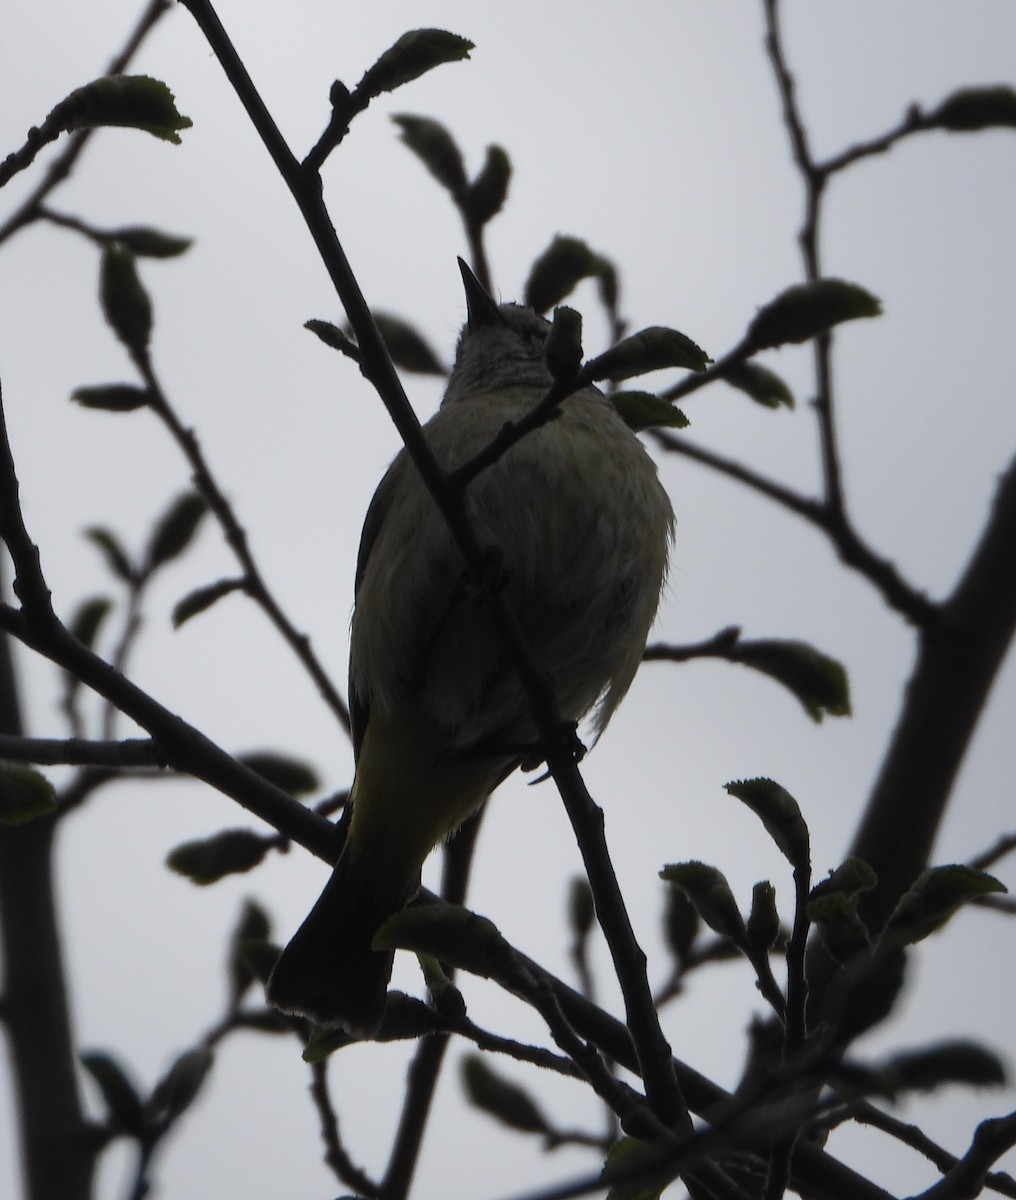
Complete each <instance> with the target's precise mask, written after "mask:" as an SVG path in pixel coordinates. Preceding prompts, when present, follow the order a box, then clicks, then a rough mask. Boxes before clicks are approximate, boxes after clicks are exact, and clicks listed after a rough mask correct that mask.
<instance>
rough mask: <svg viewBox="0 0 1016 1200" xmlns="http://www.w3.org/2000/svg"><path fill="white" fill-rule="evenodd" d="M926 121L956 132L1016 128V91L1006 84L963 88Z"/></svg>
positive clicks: (928, 115) (948, 97)
mask: <svg viewBox="0 0 1016 1200" xmlns="http://www.w3.org/2000/svg"><path fill="white" fill-rule="evenodd" d="M924 123H925V124H927V125H931V126H938V127H939V128H941V129H948V130H950V131H951V132H952V133H974V132H976V131H978V130H981V129H999V128H1009V129H1012V128H1016V91H1013V89H1012V88H1011V87H1008V86H1007V85H1006V84H998V85H996V86H994V87H971V88H960V89H959V90H958V91H955V92H953V93H952V95H951V96H947V97H946V98H945V100H943V101H942V103H941V104H940V105H939V106H938V108H936V109H935V110H934V112H931V113H928V114H927V115H926V116H925V118H924Z"/></svg>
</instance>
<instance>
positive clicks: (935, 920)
mask: <svg viewBox="0 0 1016 1200" xmlns="http://www.w3.org/2000/svg"><path fill="white" fill-rule="evenodd" d="M1005 890H1006V888H1005V885H1004V884H1003V883H1000V882H999V880H997V879H996V878H995V877H994V876H993V875H988V874H986V873H985V872H984V871H975V870H974V868H973V867H968V866H965V865H963V864H962V863H956V864H952V865H949V866H942V867H931V868H929V869H928V870H927V871H923V872H922V873H921V874H920V875H919V876H918V877H917V879H915V880H914V882H913V884H912V885H911V887H910V889H909V890H908V891H906V892H904V893H903V895H902V896H901V897H900V901H899V903H898V904H897V905H896V909H895V911H894V912H893V914H892V916H891V917H890V918H889V922H888V924H887V926H886V929H885V932H884V934H883V935H882V936H883V938H884V939H888V940H889V941H890V942H892V943H895V944H899V945H912V944H913V943H915V942H919V941H922V940H923V939H924V938H926V937H927V936H928V935H929V934H931V933H934V932H935V931H936V930H937V929H940V928H941V927H942V926H943V925H944V924H945V923H946V921H948V920H949V918H950V917H952V916H953V915H954V914H955V913H957V912H958V911H959V910H960V909H961V908H962V907H963V906H964V905H966V904H969V903H970V902H971V900H976V899H977V898H978V897H979V896H988V895H991V894H992V893H994V892H1004V891H1005Z"/></svg>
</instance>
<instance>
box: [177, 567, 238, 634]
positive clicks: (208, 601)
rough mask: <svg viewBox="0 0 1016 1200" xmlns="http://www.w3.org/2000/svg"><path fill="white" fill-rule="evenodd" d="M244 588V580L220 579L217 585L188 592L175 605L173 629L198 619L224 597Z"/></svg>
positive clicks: (208, 585) (213, 584) (207, 585)
mask: <svg viewBox="0 0 1016 1200" xmlns="http://www.w3.org/2000/svg"><path fill="white" fill-rule="evenodd" d="M244 586H245V585H244V581H243V580H242V579H219V580H217V581H216V582H215V583H208V584H205V586H204V587H199V588H195V589H194V591H192V592H188V593H187V595H186V596H184V597H183V599H182V600H178V601H177V602H176V604H174V605H173V613H172V621H173V628H174V629H179V628H180V626H181V625H183V624H185V623H186V622H187V621H189V620H190V619H191V617H196V616H197V615H198V613H203V612H204V611H205V610H206V609H208V608H211V606H212V605H213V604H215V603H216V602H217V601H219V600H221V599H222V597H223V596H230V595H232V594H233V592H242V591H243V589H244Z"/></svg>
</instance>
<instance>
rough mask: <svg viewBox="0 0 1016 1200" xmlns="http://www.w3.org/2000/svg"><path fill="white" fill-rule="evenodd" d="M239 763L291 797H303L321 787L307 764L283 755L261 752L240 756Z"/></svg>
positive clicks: (315, 773)
mask: <svg viewBox="0 0 1016 1200" xmlns="http://www.w3.org/2000/svg"><path fill="white" fill-rule="evenodd" d="M239 761H240V762H242V763H243V764H244V766H246V767H250V769H251V770H252V771H256V772H257V773H258V774H259V775H260V776H261V777H262V778H263V779H267V780H268V782H269V783H274V784H275V786H276V787H277V788H281V789H282V791H284V792H288V793H289V794H290V795H291V796H305V795H307V794H308V793H309V792H316V791H317V789H318V788H319V787H320V786H321V781H320V780H319V779H318V774H317V772H316V771H315V770H314V768H313V767H312V766H310V764H309V763H305V762H303V761H301V760H300V759H298V758H289V757H288V756H287V755H285V754H272V753H270V752H268V751H261V752H259V753H256V754H242V755H241V756H240V759H239Z"/></svg>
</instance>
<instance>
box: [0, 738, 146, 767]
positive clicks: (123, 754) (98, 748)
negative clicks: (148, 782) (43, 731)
mask: <svg viewBox="0 0 1016 1200" xmlns="http://www.w3.org/2000/svg"><path fill="white" fill-rule="evenodd" d="M0 758H6V759H8V760H9V761H13V762H29V763H38V764H39V765H40V766H54V765H56V764H57V763H67V764H71V765H75V766H93V767H161V766H163V765H164V763H163V762H162V759H161V757H160V755H159V747H158V745H157V744H156V743H155V742H154V741H153V740H152V739H151V738H126V739H124V740H123V741H110V742H94V741H87V740H85V739H84V738H22V737H9V736H5V735H0Z"/></svg>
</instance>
